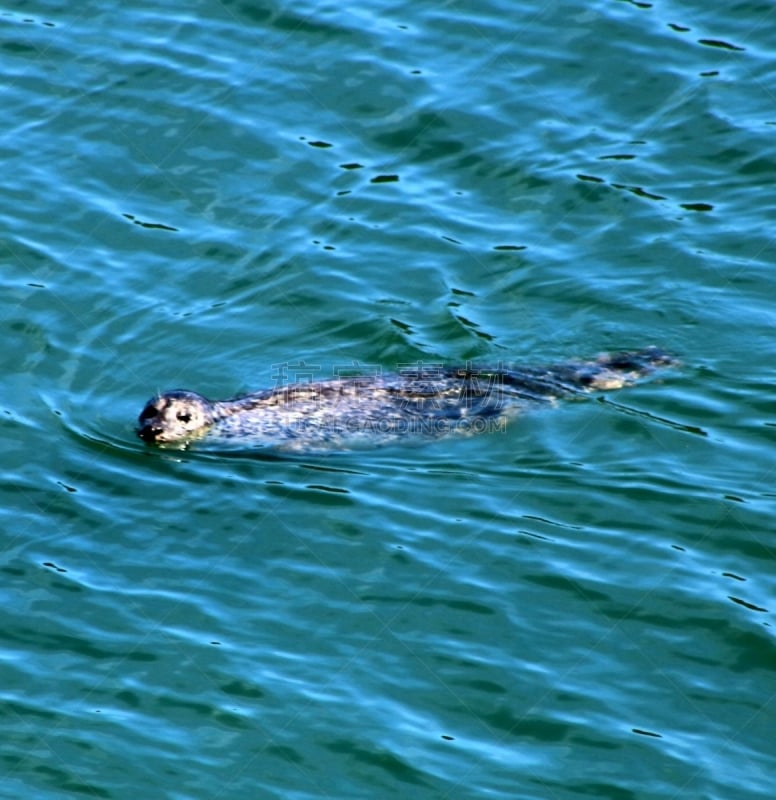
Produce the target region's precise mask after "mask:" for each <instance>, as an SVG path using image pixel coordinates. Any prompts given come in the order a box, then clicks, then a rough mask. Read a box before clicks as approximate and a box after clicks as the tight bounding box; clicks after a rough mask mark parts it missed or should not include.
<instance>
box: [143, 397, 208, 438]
mask: <svg viewBox="0 0 776 800" xmlns="http://www.w3.org/2000/svg"><path fill="white" fill-rule="evenodd" d="M214 422H215V419H214V415H213V404H212V403H211V402H210V400H208V399H207V398H206V397H203V396H202V395H201V394H197V393H196V392H186V391H183V390H176V391H173V392H165V393H164V394H158V395H155V396H154V397H152V398H151V399H150V400H149V401H148V402H147V403H146V404H145V407H144V408H143V410H142V411H141V412H140V416H139V417H138V423H139V427H138V429H137V435H138V436H139V437H140V438H141V439H142V440H143V441H144V442H155V443H158V444H165V443H169V442H180V443H184V442H186V441H188V440H189V439H197V438H199V437H200V436H203V435H204V434H205V433H206V432H207V430H208V428H210V426H211V425H212V424H213V423H214Z"/></svg>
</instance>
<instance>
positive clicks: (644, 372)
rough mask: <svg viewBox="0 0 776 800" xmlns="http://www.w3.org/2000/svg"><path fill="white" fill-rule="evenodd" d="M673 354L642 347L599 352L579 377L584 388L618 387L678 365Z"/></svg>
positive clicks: (657, 348)
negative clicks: (639, 348)
mask: <svg viewBox="0 0 776 800" xmlns="http://www.w3.org/2000/svg"><path fill="white" fill-rule="evenodd" d="M678 363H679V362H678V360H677V359H676V357H675V356H673V355H671V354H670V353H668V352H666V351H665V350H661V349H660V348H659V347H647V348H645V349H643V350H633V351H623V352H620V353H602V354H601V355H600V356H598V358H597V359H596V360H595V361H594V362H593V363H592V364H590V365H589V367H588V370H584V371H583V372H582V373H581V375H580V377H581V378H582V381H581V382H582V383H583V384H584V385H585V388H589V389H619V388H620V387H621V386H625V385H626V384H629V383H632V382H633V381H636V380H638V379H639V378H645V377H647V376H648V375H651V374H652V373H653V372H655V371H656V370H658V369H661V368H664V367H672V366H675V365H676V364H678Z"/></svg>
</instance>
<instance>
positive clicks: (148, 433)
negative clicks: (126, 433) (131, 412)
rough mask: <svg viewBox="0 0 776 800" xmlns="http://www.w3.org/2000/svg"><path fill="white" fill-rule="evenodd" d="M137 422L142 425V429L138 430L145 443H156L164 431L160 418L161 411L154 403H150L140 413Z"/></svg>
mask: <svg viewBox="0 0 776 800" xmlns="http://www.w3.org/2000/svg"><path fill="white" fill-rule="evenodd" d="M137 421H138V422H139V423H140V427H139V428H138V429H137V435H138V436H139V437H140V438H141V439H142V440H143V441H144V442H155V441H156V439H157V437H158V436H159V434H160V433H161V432H162V430H163V426H162V425H161V420H160V418H159V409H158V408H157V407H156V406H155V405H154V404H153V403H149V404H148V405H147V406H146V407H145V408H144V409H143V410H142V411H141V412H140V416H139V417H138V418H137Z"/></svg>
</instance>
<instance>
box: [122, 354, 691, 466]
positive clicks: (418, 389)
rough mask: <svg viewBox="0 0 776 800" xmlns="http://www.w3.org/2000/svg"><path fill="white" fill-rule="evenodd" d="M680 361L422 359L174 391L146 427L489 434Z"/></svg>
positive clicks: (661, 357) (191, 435)
mask: <svg viewBox="0 0 776 800" xmlns="http://www.w3.org/2000/svg"><path fill="white" fill-rule="evenodd" d="M674 363H676V362H675V360H674V358H673V357H672V356H670V355H668V354H667V353H665V352H663V351H662V350H659V349H657V348H654V347H652V348H647V349H645V350H639V351H635V352H622V353H616V354H603V355H601V356H598V358H596V359H594V360H591V361H582V362H571V363H567V364H554V365H550V366H547V367H530V366H524V367H521V366H510V365H507V366H499V367H497V368H492V369H489V368H484V367H472V366H470V365H467V366H466V367H456V368H448V367H441V366H440V367H428V366H425V367H424V366H423V365H422V364H421V365H418V367H417V368H416V369H408V370H402V371H400V372H399V373H397V374H389V375H366V376H359V377H350V378H335V379H331V380H322V381H311V382H309V383H292V384H288V385H284V386H280V387H277V388H274V389H266V390H263V391H259V392H254V393H251V394H247V395H244V396H242V397H237V398H233V399H231V400H208V399H207V398H206V397H203V396H202V395H201V394H197V393H196V392H190V391H184V390H174V391H170V392H164V393H162V394H158V395H156V396H155V397H152V398H151V399H150V400H149V401H148V403H146V405H145V407H144V408H143V410H142V412H141V413H140V416H139V418H138V422H139V428H138V430H137V434H138V436H139V437H140V438H141V439H143V440H144V441H146V442H149V443H156V444H161V445H171V446H175V447H186V446H188V445H189V444H191V443H192V442H194V441H196V440H198V439H206V440H207V441H208V442H211V443H215V444H223V445H227V444H231V445H237V446H240V447H271V448H273V449H276V450H285V451H295V452H307V453H309V452H321V451H332V450H349V449H354V448H356V447H364V446H376V445H380V444H385V443H389V442H392V441H397V440H401V439H406V438H408V437H415V438H439V437H441V436H445V435H449V434H452V433H459V434H473V433H482V432H485V431H488V430H498V429H503V427H504V424H505V421H506V419H507V418H508V417H510V416H513V415H515V414H517V413H520V411H521V410H523V409H525V408H526V407H528V406H530V405H537V404H547V403H552V402H554V401H555V400H556V399H557V398H560V397H562V396H564V395H573V394H579V393H582V392H590V391H594V390H610V389H619V388H621V387H622V386H624V385H627V384H629V383H632V382H634V381H635V380H637V379H639V378H642V377H644V376H646V375H649V374H650V373H652V372H654V371H655V370H656V369H657V368H659V367H665V366H670V365H671V364H674Z"/></svg>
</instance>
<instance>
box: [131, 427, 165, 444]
mask: <svg viewBox="0 0 776 800" xmlns="http://www.w3.org/2000/svg"><path fill="white" fill-rule="evenodd" d="M161 432H162V429H161V428H155V427H154V426H153V425H143V427H142V428H139V429H138V431H137V435H138V437H139V438H141V439H142V440H143V441H144V442H155V441H156V437H157V436H158V435H159V434H160V433H161Z"/></svg>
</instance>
